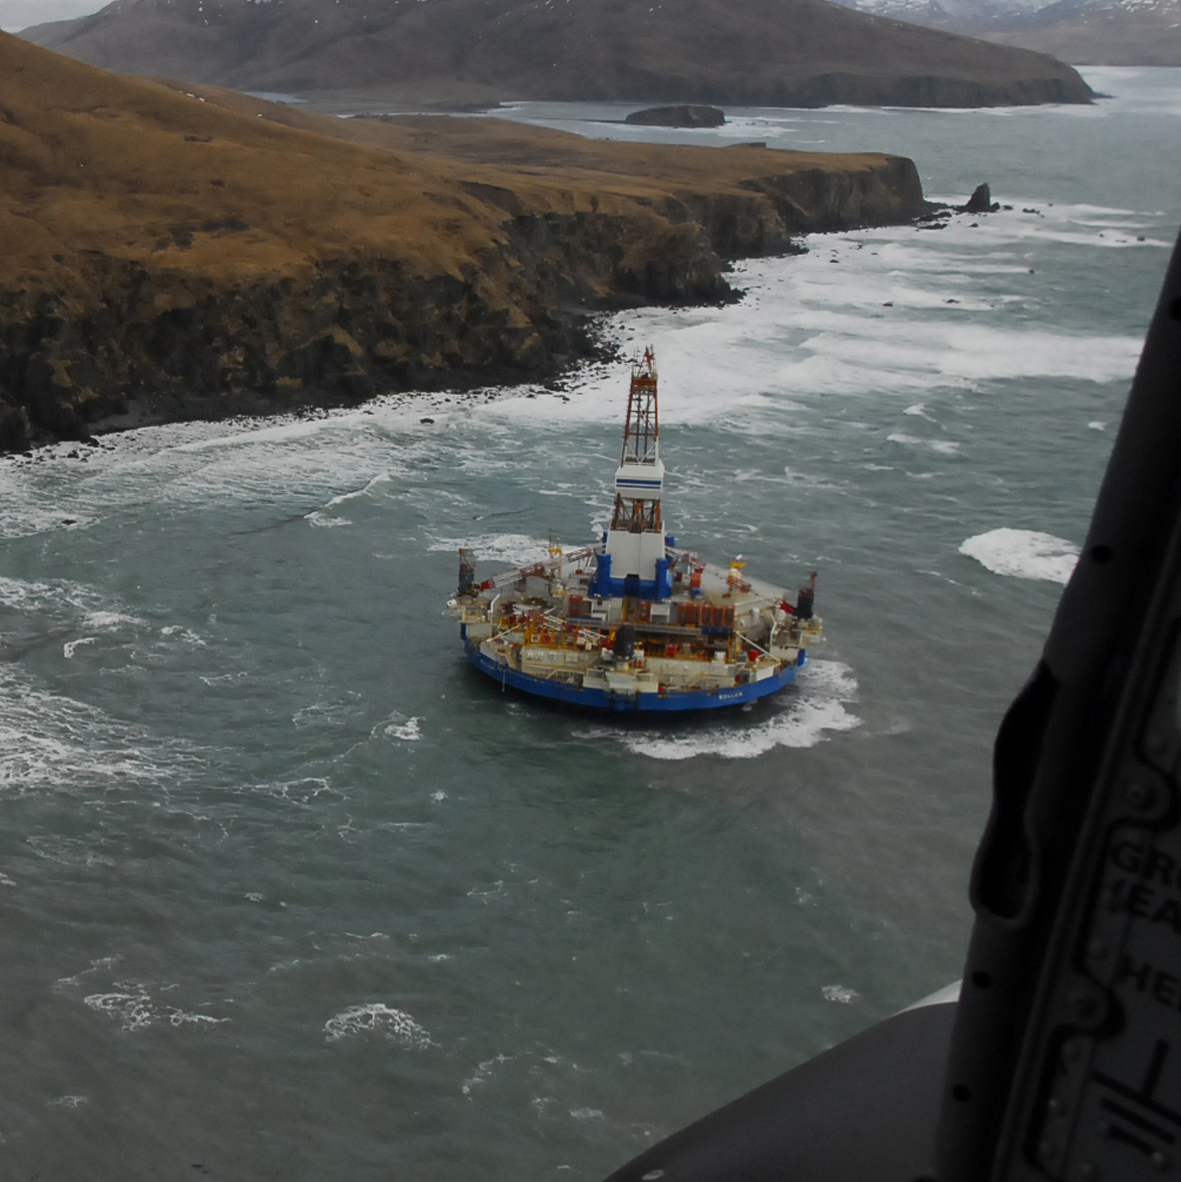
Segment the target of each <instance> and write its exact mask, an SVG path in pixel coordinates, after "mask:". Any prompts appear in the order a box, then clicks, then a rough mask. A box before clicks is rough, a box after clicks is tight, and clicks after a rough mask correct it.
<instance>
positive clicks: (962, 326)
mask: <svg viewBox="0 0 1181 1182" xmlns="http://www.w3.org/2000/svg"><path fill="white" fill-rule="evenodd" d="M1088 76H1089V77H1090V78H1091V81H1092V82H1093V84H1094V85H1096V86H1097V88H1098V89H1101V90H1103V91H1106V92H1109V93H1112V94H1114V95H1115V96H1116V97H1115V98H1113V99H1111V100H1106V101H1105V102H1103V103H1100V104H1098V105H1097V106H1096V107H1094V108H1085V109H1075V108H1051V109H1039V110H1022V111H1004V112H960V113H947V112H931V111H854V110H830V111H820V112H745V113H738V114H737V115H736V116H734V119H733V122H732V123H731V125H730V126H729V127H728V128H726V129H723V130H722V132H720V133H692V134H691V135H689V136H688V137H686V133H662V132H659V131H651V132H649V133H648V134H651V135H652V136H653V137H655V138H663V137H667V138H696V139H697V140H698V142H714V141H716V140H719V139H722V138H724V137H726V136H729V137H731V138H735V139H742V140H750V139H761V140H766V141H767V142H768V143H769V144H770V145H771V146H770V147H769V149H768V151H773V150H774V149H775V148H776V147H791V146H804V145H807V146H813V147H814V146H818V144H819V146H824V147H830V148H840V149H846V148H847V149H853V148H858V149H861V148H875V149H882V150H888V151H898V152H903V153H905V154H908V155H911V156H913V157H914V158H915V160H916V162H917V164H918V166H919V170H920V173H921V174H922V176H923V178H924V184H925V186H926V188H927V191H928V193H929V194H930V195H933V196H936V197H956V198H958V199H960V200H962V199H963V198H964V197H965V196H966V195H967V193H968V192H970V190H971V189H972V187H973V186H974V185H975V184H976V182H977V181H979V180H989V181H990V182H991V183H992V185H993V189H994V196H995V197H996V198H997V199H998V200H1000V201H1003V202H1005V203H1006V204H1009V205H1012V206H1013V208H1012V209H1011V210H1004V211H1002V212H1000V213H997V214H993V215H990V216H987V217H978V218H973V217H968V216H957V217H956V218H955V219H954V220H953V223H952V225H951V226H950V227H949V228H947V229H945V230H942V231H923V230H916V229H914V228H910V227H906V228H899V229H890V230H877V231H863V232H858V233H853V234H844V235H834V236H828V237H821V238H814V239H812V240H811V242H810V247H811V253H809V254H808V255H807V256H804V257H799V258H787V259H769V260H760V261H757V262H751V263H748V264H743V265H742V266H740V267H739V268H738V271H737V274H736V275H735V283H736V284H737V285H739V286H741V287H743V288H744V289H745V290H746V292H747V295H746V297H745V299H744V300H743V301H742V302H741V303H739V304H736V305H734V306H731V307H727V308H720V309H719V308H703V309H690V310H682V311H677V312H674V311H670V310H661V309H654V310H646V311H640V312H634V313H627V314H624V315H620V316H617V317H615V318H613V319H611V320H609V321H608V322H606V323H605V325H604V329H603V331H604V332H605V333H606V334H607V335H608V336H609V337H610V338H611V339H613V340H616V341H618V342H619V343H620V345H621V346H623V347H624V348H625V349H633V348H635V347H637V346H640V345H643V344H647V343H649V342H651V343H653V344H654V345H655V346H656V350H657V359H658V362H659V365H660V369H661V420H662V428H663V431H662V449H663V454H664V458H665V461H666V463H667V464H668V466H669V470H670V478H669V481H668V492H667V495H666V501H665V514H666V517H667V518H668V520H669V522H670V525H671V527H672V528H673V530H674V531H675V532H676V533H677V535H678V538H679V542H680V544H682V545H685V546H688V547H690V548H692V549H695V550H697V551H699V552H700V553H701V554H703V555H704V556H706V557H709V558H712V559H714V560H715V561H724V560H725V559H727V558H729V557H733V556H734V555H736V554H739V553H741V554H742V555H743V557H744V558H745V559H746V560H747V561H748V563H749V569H750V570H751V571H752V572H754V573H757V574H759V575H760V576H762V577H765V578H768V579H771V580H773V581H778V582H781V583H783V584H785V585H788V586H791V585H794V583H795V581H796V580H798V579H800V578H802V577H803V576H805V575H806V574H807V572H808V571H809V570H810V569H812V568H813V567H817V568H819V569H820V571H821V576H820V595H819V600H818V608H819V610H820V612H821V614H822V615H823V616H824V618H825V623H826V628H827V631H828V640H827V642H826V643H825V645H824V646H823V647H822V648H821V649H820V650H818V651H817V652H815V653H814V657H815V660H814V661H813V663H812V664H811V665H810V666H809V667H808V668H807V669H806V670H805V672H804V674H803V675H802V676H801V678H800V680H799V682H798V683H797V684H796V685H795V686H793V687H791V688H789V689H788V690H786V691H785V692H784V693H783V694H782V695H780V697H779V698H778V700H776V701H772V702H766V703H761V704H759V705H757V706H756V707H754V708H752V709H749V710H747V711H745V712H739V713H738V714H736V715H734V716H733V717H725V718H718V719H706V720H705V721H698V722H690V721H680V722H675V723H672V724H669V725H663V726H655V725H641V726H625V725H622V724H620V723H618V722H615V721H610V720H597V719H587V718H579V717H572V716H569V715H565V714H560V713H555V712H553V711H551V710H547V709H542V708H538V707H537V706H535V705H533V704H531V703H530V702H528V701H522V700H519V699H516V698H514V697H512V696H511V695H505V694H503V693H502V692H501V691H500V689H499V688H498V687H497V686H495V685H493V684H492V683H490V682H487V681H485V680H483V679H481V677H480V676H479V675H478V674H476V673H475V672H473V671H471V670H470V669H468V668H467V667H466V666H465V665H464V663H463V661H462V655H461V649H460V646H459V643H458V637H457V635H456V629H455V626H454V624H453V622H452V621H450V620H449V619H447V618H445V617H444V616H443V614H442V608H443V606H444V604H445V601H446V599H447V597H448V595H449V594H450V592H451V591H452V589H453V586H454V582H455V576H456V563H455V547H457V546H458V545H460V544H461V543H462V544H470V545H472V546H473V547H474V548H475V549H476V550H477V552H478V553H479V554H480V556H481V558H482V566H481V569H482V570H483V571H484V572H487V573H491V572H493V571H494V570H497V569H502V567H503V564H504V563H506V562H517V561H527V560H532V559H535V558H537V557H539V556H540V554H541V552H542V550H543V547H544V539H545V538H546V536H547V533H548V532H549V531H550V530H551V529H552V530H555V531H556V532H557V533H558V534H559V535H560V536H561V538H562V539H563V541H564V542H566V543H568V544H569V545H577V544H581V543H582V542H584V541H585V540H589V539H590V538H591V537H593V535H594V532H595V530H596V529H597V528H599V527H601V525H602V523H603V521H604V519H605V516H606V514H607V513H608V511H609V505H610V495H611V494H610V482H611V478H612V475H613V468H614V462H615V458H616V455H617V451H618V441H619V434H620V427H621V418H622V410H623V405H624V396H625V391H626V372H627V371H626V366H625V365H623V364H618V365H609V366H600V367H594V368H589V369H585V370H582V371H579V373H578V374H576V375H575V377H574V378H573V379H572V381H571V382H570V383H569V385H568V387H567V388H566V389H562V390H549V389H544V388H527V389H512V390H496V391H491V390H490V391H485V392H481V393H478V394H475V395H471V396H463V397H460V396H429V397H427V396H424V397H421V398H410V397H400V398H395V399H383V400H379V401H377V402H375V403H372V404H370V405H367V406H365V407H363V408H361V409H359V410H355V411H350V412H341V413H335V414H329V415H324V416H321V417H317V418H310V419H304V420H282V421H274V420H272V421H250V422H236V423H231V424H224V423H223V424H192V425H187V426H176V427H167V428H152V429H146V430H142V431H138V432H135V433H130V434H127V435H123V436H119V437H111V438H108V439H107V440H105V441H104V442H103V444H102V446H101V447H98V448H90V449H88V448H84V447H83V448H78V447H75V446H71V445H62V446H55V447H52V448H48V449H45V450H43V451H40V452H38V453H36V454H34V455H32V456H29V457H23V458H9V459H6V460H4V461H2V462H0V658H2V659H0V694H2V697H0V872H2V876H0V904H2V906H3V916H2V919H0V941H2V943H0V954H2V956H3V964H4V966H5V971H4V973H3V978H2V980H3V985H2V988H0V1032H2V1037H0V1068H2V1070H0V1081H2V1082H0V1098H2V1106H0V1136H2V1138H3V1140H2V1142H0V1160H2V1161H3V1162H4V1165H3V1167H2V1169H3V1173H4V1175H5V1177H11V1178H14V1179H16V1178H21V1179H25V1178H28V1179H31V1178H33V1177H37V1178H39V1179H42V1180H45V1182H48V1180H50V1179H53V1180H57V1179H61V1180H67V1179H69V1180H73V1179H78V1178H87V1179H93V1180H100V1179H101V1180H105V1179H111V1180H114V1179H119V1180H124V1179H128V1178H157V1177H158V1178H175V1177H182V1176H183V1177H194V1176H197V1174H198V1173H199V1172H200V1173H204V1174H205V1175H207V1176H210V1177H216V1178H224V1179H251V1178H270V1177H281V1178H285V1179H291V1180H308V1182H310V1180H312V1179H323V1178H333V1179H350V1180H351V1179H376V1178H405V1179H413V1180H414V1182H433V1180H439V1182H442V1180H443V1179H448V1180H450V1179H454V1178H456V1177H462V1178H465V1179H471V1180H475V1182H493V1180H501V1179H503V1180H505V1182H507V1180H508V1179H513V1180H514V1182H516V1180H519V1179H525V1178H532V1179H547V1178H554V1179H562V1178H569V1179H583V1180H588V1182H593V1180H594V1179H596V1178H598V1177H601V1176H602V1175H604V1174H606V1173H607V1172H609V1171H610V1170H611V1169H612V1168H614V1167H615V1166H617V1165H619V1164H621V1163H622V1162H623V1161H624V1160H626V1159H627V1158H628V1157H630V1156H631V1155H633V1154H634V1153H636V1152H638V1151H639V1150H641V1149H642V1148H644V1147H645V1146H647V1145H649V1144H651V1143H652V1142H653V1141H654V1140H655V1139H657V1138H659V1137H661V1136H663V1135H665V1134H667V1133H670V1132H672V1131H673V1130H675V1129H676V1128H677V1127H679V1126H680V1125H682V1124H684V1123H686V1122H687V1121H689V1120H691V1119H693V1118H695V1117H697V1116H699V1115H701V1114H703V1113H704V1112H706V1111H708V1110H709V1109H711V1108H713V1107H715V1106H717V1105H719V1104H721V1103H723V1102H724V1101H726V1100H728V1099H731V1098H733V1097H734V1096H736V1095H738V1094H739V1093H741V1092H742V1091H744V1090H747V1089H749V1088H750V1087H753V1086H755V1085H756V1084H758V1083H761V1082H763V1081H764V1080H766V1079H768V1078H770V1077H772V1076H774V1075H776V1074H778V1073H779V1072H781V1071H783V1070H785V1069H787V1068H789V1067H791V1066H793V1065H794V1064H796V1063H798V1062H800V1061H801V1060H802V1059H804V1058H805V1057H807V1056H809V1055H812V1054H814V1053H816V1052H818V1051H820V1050H822V1049H823V1048H825V1047H827V1046H829V1045H831V1044H832V1043H833V1042H835V1041H837V1040H839V1039H841V1038H844V1037H846V1036H848V1035H850V1034H852V1033H854V1032H855V1031H857V1030H858V1029H861V1028H863V1027H865V1026H867V1025H869V1024H870V1023H872V1022H873V1021H875V1020H877V1019H879V1018H882V1017H884V1016H886V1015H888V1014H890V1013H891V1012H893V1011H895V1010H897V1009H898V1008H900V1007H902V1006H904V1005H907V1004H909V1003H910V1002H912V1001H913V1000H915V999H916V998H918V997H920V996H922V995H923V994H925V993H928V992H930V991H932V990H933V989H936V988H938V987H940V986H942V985H944V984H945V983H947V982H948V981H950V980H953V979H954V978H955V977H957V976H958V969H959V963H960V961H961V959H962V956H963V951H964V947H965V943H966V939H967V932H968V928H969V923H970V915H969V911H968V908H967V904H966V900H965V888H966V881H967V874H968V865H969V861H970V858H971V854H972V851H973V848H974V846H975V843H976V840H977V839H978V836H979V833H980V829H981V826H982V824H983V820H984V817H985V815H986V812H987V807H988V757H989V748H990V745H991V739H992V735H993V733H994V731H995V728H996V725H997V722H998V720H999V718H1000V715H1001V713H1002V712H1003V709H1004V707H1005V705H1006V704H1007V702H1008V701H1009V699H1010V698H1011V697H1012V695H1013V694H1014V693H1015V691H1016V690H1017V688H1018V687H1019V685H1020V684H1021V682H1022V681H1023V679H1024V677H1025V676H1026V674H1027V673H1028V671H1029V670H1030V669H1031V668H1032V666H1033V664H1034V662H1035V660H1036V657H1037V654H1038V650H1039V647H1040V644H1041V641H1042V638H1043V636H1044V634H1045V631H1046V628H1047V626H1048V623H1049V620H1050V618H1051V615H1052V613H1053V610H1054V606H1055V603H1056V600H1057V597H1058V595H1059V593H1060V590H1061V580H1062V579H1063V578H1064V577H1065V575H1066V572H1067V571H1068V570H1069V566H1070V555H1071V552H1072V550H1071V547H1072V545H1077V543H1079V542H1080V541H1081V539H1082V537H1083V534H1084V531H1085V528H1086V522H1087V519H1088V516H1089V512H1090V506H1091V503H1092V500H1093V498H1094V494H1095V491H1096V489H1097V487H1098V482H1099V479H1100V476H1101V474H1102V470H1103V465H1104V463H1105V461H1106V458H1107V454H1108V451H1109V449H1110V446H1111V440H1112V437H1113V433H1114V431H1115V429H1116V427H1117V424H1118V420H1119V415H1120V410H1121V407H1122V404H1123V399H1124V397H1125V395H1126V391H1127V386H1128V381H1129V378H1130V376H1131V373H1132V370H1133V368H1134V365H1135V359H1136V356H1137V354H1138V351H1139V347H1140V341H1141V339H1142V336H1143V333H1144V330H1145V327H1146V325H1147V322H1148V317H1149V315H1150V313H1151V309H1152V306H1153V303H1154V301H1155V298H1156V292H1157V288H1158V286H1159V283H1160V279H1161V276H1162V275H1163V271H1164V267H1165V263H1166V260H1167V257H1168V249H1167V248H1168V247H1169V245H1171V242H1172V239H1173V236H1174V235H1175V233H1176V231H1177V227H1178V224H1179V223H1181V192H1179V190H1178V185H1177V174H1176V168H1175V156H1176V151H1175V149H1176V145H1177V143H1178V130H1179V128H1181V122H1179V118H1178V117H1179V115H1181V71H1176V70H1154V71H1148V70H1143V71H1135V70H1108V71H1092V72H1090V73H1089V75H1088ZM513 114H514V116H515V117H518V118H529V119H538V120H543V121H550V122H555V123H556V125H559V126H565V127H571V126H573V127H575V128H576V129H579V130H582V131H584V132H586V133H588V134H628V135H634V134H636V131H635V129H626V131H625V130H624V129H623V128H622V127H620V125H618V124H606V123H602V122H594V120H596V119H599V120H601V119H603V118H605V117H608V116H609V117H612V118H615V117H618V116H617V114H613V113H612V112H603V111H601V110H595V109H577V108H562V109H560V110H557V109H554V108H540V107H539V106H537V105H532V106H530V107H522V108H520V109H519V110H516V111H514V112H513ZM424 418H430V419H433V420H434V421H433V422H430V423H427V422H423V421H421V420H422V419H424ZM961 548H962V549H961ZM498 564H500V565H498Z"/></svg>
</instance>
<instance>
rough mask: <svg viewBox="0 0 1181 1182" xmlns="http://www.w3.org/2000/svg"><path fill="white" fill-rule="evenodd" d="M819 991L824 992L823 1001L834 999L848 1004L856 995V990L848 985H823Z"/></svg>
mask: <svg viewBox="0 0 1181 1182" xmlns="http://www.w3.org/2000/svg"><path fill="white" fill-rule="evenodd" d="M820 992H821V993H822V994H824V1000H825V1001H836V1002H840V1003H842V1004H843V1005H848V1004H849V1002H851V1001H853V1000H854V999H855V998H856V997H857V996H858V993H857V990H856V989H851V988H850V987H849V986H848V985H825V986H824V988H822V989H821V990H820Z"/></svg>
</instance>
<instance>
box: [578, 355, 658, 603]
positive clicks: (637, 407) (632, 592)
mask: <svg viewBox="0 0 1181 1182" xmlns="http://www.w3.org/2000/svg"><path fill="white" fill-rule="evenodd" d="M663 490H664V464H663V463H662V462H661V459H660V426H659V415H658V411H657V397H656V356H655V354H654V353H653V351H652V348H651V346H649V347H648V348H647V349H645V350H644V353H643V356H642V357H640V358H638V359H636V360H635V361H633V362H632V376H631V388H630V389H629V391H628V398H627V422H626V423H625V424H624V428H623V451H622V452H621V454H620V457H619V467H618V468H617V469H616V470H615V511H614V513H613V514H612V517H611V528H610V529H609V530H608V531H607V534H606V537H605V538H604V544H603V551H602V553H601V554H600V555H599V567H598V571H597V572H596V575H595V579H594V587H593V589H594V593H595V594H598V595H624V596H628V597H629V598H630V597H643V598H646V599H664V598H666V597H667V596H669V595H671V594H672V580H671V577H670V576H669V571H668V568H669V560H668V558H667V557H666V556H665V537H664V522H663V520H662V518H661V515H660V495H661V493H662V492H663Z"/></svg>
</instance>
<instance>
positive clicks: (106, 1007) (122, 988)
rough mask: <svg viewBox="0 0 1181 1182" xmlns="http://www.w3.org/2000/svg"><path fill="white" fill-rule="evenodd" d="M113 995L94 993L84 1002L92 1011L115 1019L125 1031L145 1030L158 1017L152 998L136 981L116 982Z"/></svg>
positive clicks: (84, 999)
mask: <svg viewBox="0 0 1181 1182" xmlns="http://www.w3.org/2000/svg"><path fill="white" fill-rule="evenodd" d="M115 990H116V991H115V992H113V993H92V994H90V995H89V996H88V997H84V998H83V999H82V1000H83V1001H84V1002H85V1003H86V1005H88V1006H89V1007H90V1008H91V1009H92V1010H97V1011H98V1012H99V1013H100V1014H106V1015H107V1016H108V1017H110V1018H114V1019H115V1020H116V1021H118V1022H119V1024H120V1025H121V1026H122V1027H123V1029H124V1030H144V1029H146V1028H147V1027H148V1026H150V1025H151V1024H152V1021H153V1019H154V1018H155V1017H156V1009H155V1007H154V1006H153V1005H152V1004H151V1003H152V997H151V994H150V993H148V991H147V989H145V988H144V986H143V985H141V984H139V983H138V982H135V981H119V982H116V985H115Z"/></svg>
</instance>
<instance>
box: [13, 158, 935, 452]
mask: <svg viewBox="0 0 1181 1182" xmlns="http://www.w3.org/2000/svg"><path fill="white" fill-rule="evenodd" d="M771 156H772V154H771V153H768V157H771ZM772 164H773V161H772V160H771V159H768V165H772ZM743 189H744V190H745V192H742V193H735V194H729V195H719V194H705V195H702V196H694V195H692V194H680V195H678V196H676V197H672V196H670V197H668V198H667V199H665V200H664V201H663V203H662V204H661V205H660V207H659V208H654V209H652V210H650V211H647V212H641V213H636V214H628V215H621V214H608V213H601V214H592V213H571V214H567V213H545V214H540V213H516V214H508V215H507V217H506V222H505V226H504V230H505V241H504V244H503V245H502V246H500V247H497V248H496V249H494V250H491V251H489V252H487V254H486V255H485V257H483V259H482V260H481V262H480V266H479V273H478V274H477V273H476V271H475V270H473V272H472V273H471V274H464V275H461V276H454V275H443V276H437V277H434V278H423V277H422V276H420V275H415V274H412V273H410V272H408V271H407V270H406V268H405V266H404V264H402V263H401V262H398V261H396V260H388V259H382V258H374V257H371V256H367V257H365V258H357V259H347V258H342V259H328V260H324V261H322V262H320V263H317V264H315V265H314V266H312V267H310V268H309V269H308V270H307V271H306V273H303V274H300V275H288V276H284V277H279V278H269V279H258V280H254V281H248V282H241V281H235V280H234V279H233V277H232V275H230V276H227V277H226V278H224V279H222V278H211V277H207V276H206V277H202V276H195V275H192V274H187V273H181V272H178V271H175V270H169V269H167V268H164V267H161V268H159V269H156V270H149V269H147V268H145V267H144V266H143V265H141V264H137V263H132V262H127V261H125V260H120V259H115V258H112V257H110V256H108V255H104V254H101V253H99V252H97V251H96V252H91V253H90V254H88V256H87V261H86V263H85V268H86V275H85V279H86V285H87V287H88V288H89V289H90V290H91V292H92V293H93V297H92V298H91V299H90V300H89V301H88V302H87V303H86V304H85V305H81V304H80V303H79V301H78V300H77V298H67V297H66V296H65V295H63V294H60V293H55V292H52V291H48V292H45V291H42V292H35V291H31V290H12V289H5V287H4V284H3V280H2V279H0V451H11V450H18V449H20V448H23V447H25V446H27V445H28V444H29V443H39V442H47V441H50V440H62V439H72V440H86V439H87V438H89V437H90V436H91V434H92V433H93V432H96V431H104V430H114V429H121V428H126V427H135V426H141V425H144V424H146V423H157V422H167V421H179V420H188V419H199V418H222V417H226V416H229V415H235V414H265V413H278V412H284V411H291V410H298V409H300V408H305V407H316V406H340V405H348V404H352V403H356V402H359V401H361V400H363V399H366V398H369V397H371V396H373V395H374V394H378V393H386V392H393V391H398V390H407V389H431V388H441V387H453V388H463V387H465V386H472V385H475V384H487V383H490V382H496V383H500V382H518V381H525V380H538V379H543V378H545V377H548V376H551V375H553V374H555V373H556V372H558V371H559V370H560V369H562V368H563V367H564V366H566V365H568V364H570V362H571V361H573V360H576V359H578V358H581V357H586V356H590V355H594V354H595V353H596V352H597V351H598V348H599V346H598V345H597V344H596V341H595V337H594V334H593V331H592V327H593V324H592V321H591V319H590V318H589V317H588V316H587V315H585V314H580V313H578V312H575V311H561V309H570V308H572V307H574V306H577V305H581V306H582V307H583V308H587V309H591V308H613V307H621V306H633V305H636V304H641V303H646V302H661V303H675V304H687V303H703V302H708V303H716V302H725V301H729V300H733V299H735V298H737V296H736V293H735V292H734V291H733V289H732V288H731V287H730V286H729V284H728V283H727V282H726V280H725V277H724V269H725V260H727V259H733V258H738V257H742V256H750V255H762V254H782V253H787V252H790V251H794V250H799V249H800V248H799V246H798V245H796V243H795V241H794V236H797V235H799V234H801V233H806V232H808V231H820V230H837V229H844V228H851V227H854V226H863V225H885V224H897V223H899V222H904V221H908V220H910V219H912V218H914V217H915V216H916V215H918V214H920V213H922V212H923V211H924V210H925V209H926V208H927V205H926V203H925V202H924V200H923V196H922V190H921V187H920V183H919V178H918V174H917V172H916V170H915V168H914V165H913V164H912V162H911V161H909V160H907V159H904V158H902V157H887V158H885V160H884V162H883V164H882V165H881V166H880V167H878V168H872V169H871V168H867V169H864V170H854V171H849V170H845V171H841V172H832V171H827V170H825V169H823V168H819V167H818V168H815V169H806V170H800V171H797V172H794V173H790V174H785V175H775V174H769V175H767V176H765V177H761V178H754V179H752V180H750V181H749V182H746V183H744V185H743ZM506 192H507V191H506ZM511 196H512V194H508V197H506V201H508V198H509V197H511ZM508 204H512V202H511V201H508ZM490 285H491V286H490ZM490 289H495V290H499V291H507V292H508V293H509V295H510V297H511V298H510V300H509V301H508V303H507V304H505V303H501V304H499V305H497V306H493V305H491V304H490V303H489V302H488V299H487V298H486V296H485V295H484V294H482V293H485V292H487V291H488V290H490ZM604 293H605V294H604ZM510 308H511V309H512V311H511V312H510V310H509V309H510Z"/></svg>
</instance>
